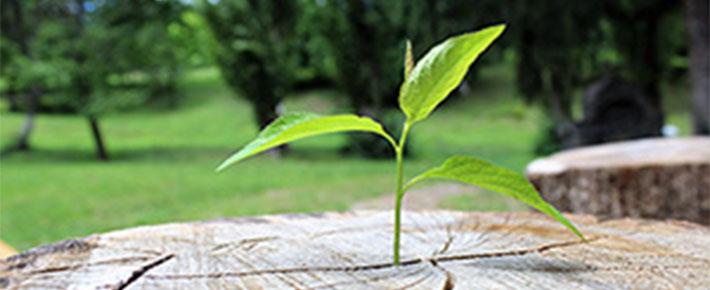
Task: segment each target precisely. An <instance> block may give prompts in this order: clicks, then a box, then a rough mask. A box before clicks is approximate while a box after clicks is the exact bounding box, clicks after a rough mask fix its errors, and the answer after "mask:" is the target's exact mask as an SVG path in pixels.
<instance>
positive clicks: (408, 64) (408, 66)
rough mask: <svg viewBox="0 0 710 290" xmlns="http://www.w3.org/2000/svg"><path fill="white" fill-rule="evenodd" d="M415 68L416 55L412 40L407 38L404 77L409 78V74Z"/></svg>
mask: <svg viewBox="0 0 710 290" xmlns="http://www.w3.org/2000/svg"><path fill="white" fill-rule="evenodd" d="M412 69H414V57H413V54H412V41H411V40H409V39H407V44H406V48H405V51H404V79H405V80H406V79H408V78H409V74H410V73H411V72H412Z"/></svg>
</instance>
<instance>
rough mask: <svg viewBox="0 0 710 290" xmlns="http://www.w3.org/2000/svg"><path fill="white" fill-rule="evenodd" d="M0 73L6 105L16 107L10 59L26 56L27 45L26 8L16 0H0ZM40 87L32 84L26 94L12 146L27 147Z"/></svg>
mask: <svg viewBox="0 0 710 290" xmlns="http://www.w3.org/2000/svg"><path fill="white" fill-rule="evenodd" d="M0 7H2V8H1V9H0V15H1V16H0V58H2V63H1V64H0V74H2V80H3V83H4V84H5V88H3V93H4V95H5V96H7V98H8V100H9V101H10V109H11V110H14V111H17V110H19V109H20V107H21V106H20V104H19V102H20V100H19V99H20V98H21V97H20V96H19V94H20V90H21V88H20V87H19V86H18V84H17V83H18V76H17V74H15V73H13V67H12V66H10V65H8V64H9V63H12V62H23V61H26V60H27V59H28V58H30V55H29V54H30V51H29V46H28V37H29V33H28V27H27V26H28V24H27V21H26V19H25V18H26V17H27V15H26V11H25V10H26V9H25V8H24V7H23V4H22V2H21V1H20V0H2V2H0ZM40 94H41V90H40V88H39V86H37V85H32V86H31V88H29V90H28V92H27V94H26V98H25V101H26V104H25V105H24V107H25V108H26V114H27V116H26V118H25V123H24V124H23V126H22V129H21V131H20V134H19V136H18V138H17V142H16V145H15V148H14V149H18V150H28V149H29V148H30V141H29V138H30V135H31V133H32V129H33V128H34V116H35V110H36V108H37V102H38V99H39V97H40Z"/></svg>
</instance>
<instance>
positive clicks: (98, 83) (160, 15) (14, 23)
mask: <svg viewBox="0 0 710 290" xmlns="http://www.w3.org/2000/svg"><path fill="white" fill-rule="evenodd" d="M182 9H183V8H182V7H180V5H178V3H176V2H169V1H90V0H36V1H19V0H2V46H1V47H0V48H1V51H2V57H3V61H2V75H3V78H4V79H5V80H6V82H7V87H8V88H7V89H6V90H5V92H4V95H5V96H6V97H7V98H8V99H10V102H11V106H12V107H13V108H12V109H16V110H24V111H26V122H25V124H24V126H23V128H22V130H21V133H20V135H19V136H18V140H17V143H16V145H15V146H13V147H12V148H6V150H28V149H30V147H31V146H30V136H31V132H32V128H33V127H34V121H33V120H34V115H35V112H37V111H38V110H40V109H41V110H45V111H60V112H64V113H73V114H79V115H82V116H84V117H85V118H86V120H87V123H88V125H89V129H90V131H91V133H92V136H93V138H94V142H95V145H96V154H97V157H98V158H99V159H102V160H106V159H108V157H109V155H108V152H107V148H106V145H105V141H104V137H103V134H102V130H101V126H100V116H101V115H103V114H105V113H108V112H111V111H114V110H119V109H122V108H130V107H135V106H138V105H140V104H144V103H146V102H149V101H151V100H154V99H155V98H166V99H169V101H168V102H174V96H175V89H174V86H175V77H176V74H177V71H178V66H177V64H178V63H177V57H178V55H177V50H175V49H174V44H175V42H174V39H172V38H171V36H170V35H169V33H168V32H167V26H168V25H169V24H170V23H176V22H179V15H180V13H181V10H182Z"/></svg>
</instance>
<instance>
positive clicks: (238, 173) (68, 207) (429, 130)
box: [0, 68, 688, 250]
mask: <svg viewBox="0 0 710 290" xmlns="http://www.w3.org/2000/svg"><path fill="white" fill-rule="evenodd" d="M508 75H510V74H509V73H508V71H507V69H506V68H492V69H490V70H487V71H485V72H483V73H482V74H481V77H482V81H481V82H480V83H481V85H480V86H478V87H477V88H475V90H474V93H473V95H472V96H470V97H467V98H465V99H463V98H461V99H459V100H456V102H455V103H453V102H452V103H449V104H445V105H444V106H443V108H442V109H441V110H439V111H437V112H436V113H434V114H433V116H432V117H431V119H430V120H429V121H427V122H425V123H422V124H420V125H417V127H415V129H414V132H413V138H412V142H413V149H414V151H415V154H414V157H413V158H411V159H410V160H408V161H407V164H406V172H407V174H408V175H410V176H411V175H413V174H415V173H417V172H420V171H422V170H423V169H425V168H427V167H428V166H433V165H437V164H438V163H440V162H441V161H443V160H444V159H445V158H446V157H448V156H450V155H453V154H471V155H477V156H481V157H483V158H486V159H489V160H491V161H494V162H495V163H497V164H499V165H503V166H506V167H509V168H512V169H515V170H519V171H522V169H523V168H524V166H525V164H527V163H528V162H529V161H530V160H532V158H534V156H533V155H532V150H531V148H532V144H533V142H534V138H535V136H536V134H537V126H538V125H539V123H540V122H539V120H540V119H541V118H542V115H541V112H540V110H538V109H536V108H526V107H524V105H523V104H522V103H521V102H520V101H519V100H518V98H516V97H515V89H514V87H513V86H511V85H509V84H510V83H511V79H510V77H506V76H508ZM180 87H181V90H182V91H183V92H184V94H185V95H186V99H187V101H186V102H187V104H186V105H184V106H181V107H180V108H178V109H176V110H172V111H152V110H138V111H133V112H127V113H117V114H112V115H108V116H105V117H104V118H102V124H101V125H102V127H103V129H104V134H105V139H106V140H105V141H106V142H107V146H108V149H109V153H110V154H111V157H112V160H111V161H110V162H99V161H96V160H95V159H94V155H93V154H94V152H93V144H92V139H91V137H90V135H89V129H88V124H87V122H86V121H85V120H84V119H82V118H79V117H75V116H66V115H40V116H39V117H38V118H37V121H36V131H35V132H34V133H33V137H32V145H33V146H34V151H32V152H30V153H16V154H12V155H9V156H3V157H2V159H1V164H0V165H1V168H0V170H1V175H0V194H1V195H0V218H1V221H0V239H2V240H4V241H6V242H8V243H9V244H10V245H12V246H14V247H16V248H18V249H20V250H26V249H28V248H30V247H34V246H37V245H39V244H42V243H47V242H52V241H57V240H61V239H67V238H71V237H76V236H85V235H88V234H91V233H94V232H103V231H108V230H113V229H119V228H124V227H130V226H136V225H142V224H155V223H164V222H173V221H187V220H202V219H211V218H217V217H222V216H237V215H254V214H268V213H280V212H306V211H327V210H347V209H348V208H349V206H350V205H351V204H352V203H353V202H355V201H359V200H363V199H368V198H373V197H376V196H379V195H382V194H385V193H388V192H391V190H392V187H393V173H394V165H393V163H392V162H391V161H389V160H367V159H360V158H356V157H342V156H339V155H338V149H339V148H340V147H341V146H342V145H343V144H344V141H345V139H344V138H343V136H342V135H332V136H325V137H319V138H315V139H310V140H306V141H301V142H297V143H295V144H294V145H293V146H292V148H293V151H292V154H291V155H290V156H289V157H288V158H283V159H276V158H273V157H271V156H260V157H258V158H253V159H251V160H249V161H246V162H244V163H243V164H240V165H238V166H235V167H232V168H230V169H229V170H227V171H225V172H223V173H221V174H216V173H214V168H215V167H216V166H217V165H218V164H219V163H220V162H221V161H222V160H223V159H224V158H225V157H226V156H228V155H229V153H230V152H231V151H233V150H235V149H237V148H238V147H239V146H240V145H243V144H245V143H246V142H247V141H249V140H250V139H251V138H252V137H253V136H254V135H255V134H256V128H255V126H254V124H253V122H252V114H251V110H250V107H249V105H248V104H247V103H246V102H244V101H242V100H238V99H235V98H233V97H231V92H230V91H229V90H228V89H227V88H226V87H225V86H224V84H223V83H222V82H221V81H220V78H219V76H218V74H217V72H216V71H215V70H214V69H200V70H195V71H191V72H190V73H188V74H186V75H185V77H184V78H183V80H182V81H181V83H180ZM327 96H332V93H327V92H325V93H324V92H321V93H310V94H306V95H303V96H301V97H300V98H295V99H293V100H291V101H288V102H287V103H286V105H285V107H286V109H287V110H315V111H319V112H323V113H328V112H333V111H336V108H339V107H341V106H339V105H338V101H333V99H334V98H332V97H330V98H328V97H327ZM683 97H684V98H685V95H684V96H683ZM0 114H1V115H0V116H1V119H0V120H1V122H0V142H1V143H2V145H3V146H4V145H6V144H7V143H9V142H11V141H12V140H13V138H14V136H15V134H16V133H17V131H18V130H19V128H20V126H21V124H22V121H23V119H22V118H23V116H22V115H21V114H14V113H8V112H7V111H6V110H3V111H2V112H1V113H0ZM669 119H670V120H671V121H672V122H676V123H678V125H680V127H681V131H683V132H687V127H688V125H687V121H686V120H687V115H686V114H684V113H677V114H672V115H671V116H670V118H669ZM502 199H504V197H501V196H497V195H487V196H485V198H480V199H477V200H476V201H475V202H474V201H469V202H470V205H463V206H462V204H465V203H466V202H467V200H462V201H460V200H457V201H456V202H454V203H452V204H453V205H455V207H456V208H459V209H461V208H463V209H494V210H506V209H507V206H506V204H509V203H505V202H501V200H502ZM405 202H406V201H405Z"/></svg>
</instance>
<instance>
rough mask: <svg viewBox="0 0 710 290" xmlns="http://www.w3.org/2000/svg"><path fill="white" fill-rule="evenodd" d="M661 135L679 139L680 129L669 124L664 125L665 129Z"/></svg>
mask: <svg viewBox="0 0 710 290" xmlns="http://www.w3.org/2000/svg"><path fill="white" fill-rule="evenodd" d="M661 133H663V136H665V137H677V136H678V127H676V126H675V125H671V124H667V125H663V128H662V129H661Z"/></svg>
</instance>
